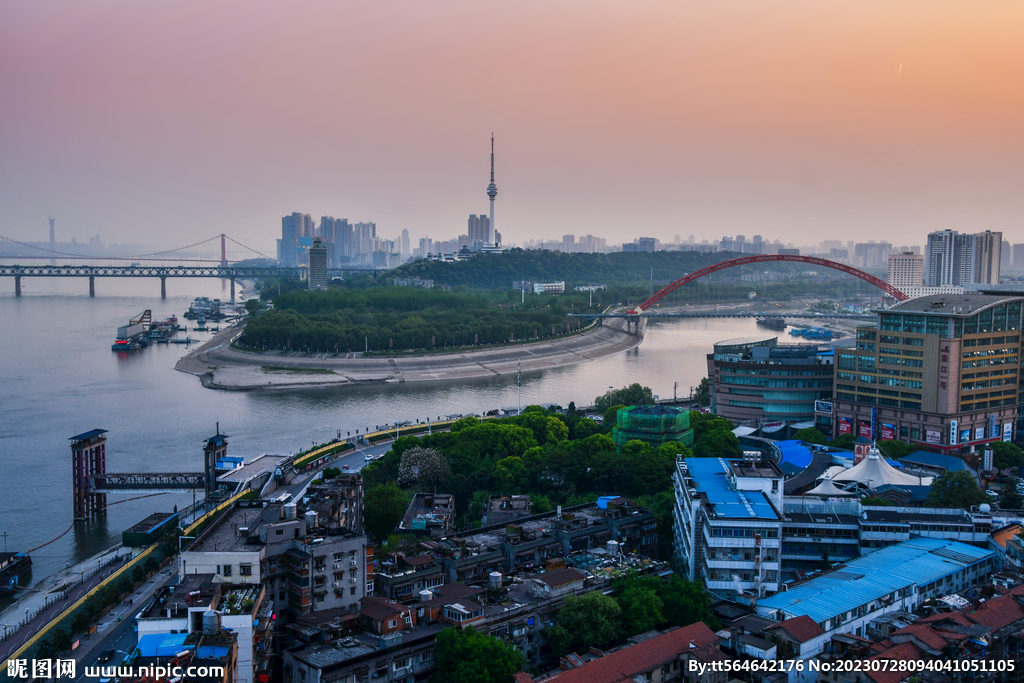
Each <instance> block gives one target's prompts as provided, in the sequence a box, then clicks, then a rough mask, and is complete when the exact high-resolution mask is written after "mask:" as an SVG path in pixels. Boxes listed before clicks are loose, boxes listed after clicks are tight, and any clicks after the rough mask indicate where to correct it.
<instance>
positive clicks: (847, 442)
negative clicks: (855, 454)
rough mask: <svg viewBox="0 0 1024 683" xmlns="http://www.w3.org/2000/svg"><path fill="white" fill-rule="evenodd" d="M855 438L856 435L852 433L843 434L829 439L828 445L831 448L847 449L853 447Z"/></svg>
mask: <svg viewBox="0 0 1024 683" xmlns="http://www.w3.org/2000/svg"><path fill="white" fill-rule="evenodd" d="M856 439H857V437H855V436H854V435H853V434H843V435H841V436H837V437H836V438H834V439H832V440H831V441H829V442H828V445H829V446H832V447H833V448H842V449H843V450H847V451H848V450H852V449H853V442H854V441H856Z"/></svg>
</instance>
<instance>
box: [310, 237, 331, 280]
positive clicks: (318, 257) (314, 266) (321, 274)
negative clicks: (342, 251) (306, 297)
mask: <svg viewBox="0 0 1024 683" xmlns="http://www.w3.org/2000/svg"><path fill="white" fill-rule="evenodd" d="M327 283H328V279H327V245H326V244H325V243H324V241H323V239H322V238H320V237H314V238H313V246H311V247H310V248H309V279H308V288H309V289H311V290H315V289H319V290H325V289H327Z"/></svg>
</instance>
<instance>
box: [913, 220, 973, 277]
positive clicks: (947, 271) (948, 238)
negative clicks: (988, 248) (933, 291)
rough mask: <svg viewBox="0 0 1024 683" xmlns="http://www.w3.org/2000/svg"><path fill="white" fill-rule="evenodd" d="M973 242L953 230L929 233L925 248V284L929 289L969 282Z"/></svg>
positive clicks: (970, 237) (970, 238)
mask: <svg viewBox="0 0 1024 683" xmlns="http://www.w3.org/2000/svg"><path fill="white" fill-rule="evenodd" d="M973 248H974V240H973V237H972V236H971V235H961V234H960V233H958V232H956V231H955V230H940V231H937V232H933V233H929V235H928V245H927V246H926V247H925V273H926V275H925V284H926V285H928V286H930V287H941V286H943V285H963V284H965V283H968V282H971V264H972V261H973V259H972V254H973Z"/></svg>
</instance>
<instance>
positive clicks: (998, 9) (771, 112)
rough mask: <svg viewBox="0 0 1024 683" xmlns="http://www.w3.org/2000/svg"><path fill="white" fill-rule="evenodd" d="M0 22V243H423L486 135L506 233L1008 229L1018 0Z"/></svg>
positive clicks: (1023, 15)
mask: <svg viewBox="0 0 1024 683" xmlns="http://www.w3.org/2000/svg"><path fill="white" fill-rule="evenodd" d="M241 16H244V17H245V21H239V17H241ZM0 17H2V18H3V21H0V44H2V45H3V47H2V48H0V49H2V50H3V57H4V58H3V59H0V85H2V87H3V91H4V93H5V97H4V99H3V102H0V112H2V114H0V115H2V117H3V120H4V122H5V126H4V127H3V132H0V146H2V147H0V148H2V150H3V156H4V162H5V163H4V165H3V169H2V170H0V174H2V176H0V180H2V182H0V205H2V206H3V207H4V211H3V212H2V213H0V234H3V235H7V236H9V237H12V238H14V239H18V240H23V241H31V242H36V241H38V242H47V241H48V238H49V235H48V228H49V226H48V220H47V219H48V217H49V216H54V217H57V224H56V241H57V242H61V241H68V239H69V238H70V237H77V238H78V239H79V240H82V239H84V238H85V237H87V236H90V235H96V234H100V235H102V236H103V238H104V240H106V241H109V242H112V243H146V244H152V245H154V246H158V247H168V246H177V245H179V244H189V243H191V242H194V241H197V240H199V239H204V238H206V237H208V236H210V235H213V234H218V233H221V232H224V233H228V234H230V235H232V236H234V237H235V238H236V239H239V240H240V241H242V242H244V243H247V244H250V245H252V246H254V247H257V248H264V249H271V248H272V246H273V244H274V240H276V239H277V238H278V232H279V230H280V228H279V223H278V221H279V220H280V217H281V216H283V215H286V214H289V213H290V212H291V211H293V210H295V208H301V210H302V211H304V212H309V213H310V214H311V215H313V216H317V217H319V216H324V215H335V216H337V215H339V214H342V215H347V216H349V217H350V220H361V221H372V222H374V223H376V225H377V231H378V233H379V234H382V235H386V236H388V238H389V239H393V238H395V237H397V236H398V235H400V234H401V231H402V230H408V231H409V233H410V235H411V240H412V244H416V243H417V242H418V239H419V237H424V236H432V237H433V238H434V239H449V238H451V237H454V236H455V235H457V234H461V232H460V231H461V226H464V225H465V221H466V217H467V216H468V215H470V214H476V215H485V214H489V206H488V204H486V203H485V202H487V201H488V198H487V197H486V196H485V194H484V193H483V192H481V189H482V188H481V185H480V183H481V180H482V179H483V175H484V174H485V173H487V172H488V166H487V164H488V159H487V158H486V157H487V154H488V152H489V149H488V147H487V145H488V144H489V142H490V141H489V140H488V139H487V138H488V136H489V135H490V134H491V132H492V131H494V134H495V137H496V139H497V142H498V143H499V144H498V146H499V148H500V149H499V152H500V153H499V154H498V157H499V159H498V172H499V173H498V175H500V179H501V198H502V203H501V207H499V212H500V213H501V219H500V223H501V225H495V227H497V229H498V230H499V231H500V232H501V233H502V234H503V235H504V236H505V240H506V241H507V242H514V243H517V244H523V243H526V242H527V241H529V240H534V241H536V240H552V239H558V238H559V237H560V236H561V235H564V234H575V235H588V234H589V235H593V236H596V237H598V238H603V239H605V240H606V241H607V243H608V244H620V243H623V242H631V241H632V240H633V239H636V238H639V237H641V236H646V237H653V238H655V239H658V240H661V241H662V242H666V243H668V242H672V241H673V238H674V235H676V234H683V235H689V234H694V235H695V236H696V237H697V240H696V241H697V242H698V243H699V242H700V241H702V240H708V241H709V242H713V241H716V240H720V239H721V236H722V235H730V234H736V233H740V234H746V235H751V234H762V235H765V236H766V237H767V236H768V235H771V236H772V237H771V239H773V240H774V239H778V240H780V241H782V242H784V243H787V244H788V243H792V244H795V245H802V244H807V243H816V242H818V241H819V240H820V239H821V238H822V236H823V235H824V236H827V237H830V238H837V239H842V240H844V241H845V240H847V239H849V238H850V237H854V238H855V239H856V240H858V241H865V240H872V239H873V240H888V241H890V242H893V243H896V242H900V243H908V242H909V243H917V244H923V241H924V238H923V236H924V235H926V234H928V233H930V232H934V231H939V230H947V229H948V230H955V231H958V232H961V233H970V234H976V233H978V232H982V231H985V230H991V231H999V232H1002V233H1003V235H1004V236H1005V239H1007V240H1008V241H1009V242H1011V243H1016V242H1019V241H1021V240H1022V239H1024V230H1022V227H1024V226H1022V217H1024V193H1021V192H1020V190H1019V188H1020V187H1021V186H1022V184H1024V168H1022V167H1021V165H1020V164H1019V159H1020V158H1021V156H1022V154H1024V128H1022V127H1021V126H1020V121H1021V120H1024V92H1022V91H1021V89H1020V88H1018V87H1016V84H1018V83H1020V82H1021V80H1022V79H1024V41H1020V40H1019V35H1018V33H1019V30H1018V29H1019V26H1021V25H1022V24H1024V5H1020V4H1019V3H1010V2H996V3H991V4H987V5H984V6H974V5H965V4H960V3H955V2H944V1H940V2H929V3H927V4H925V3H923V2H913V1H911V2H905V3H884V4H883V3H877V4H863V3H843V4H838V5H836V4H820V5H807V4H804V3H798V2H795V1H791V0H781V1H780V2H778V3H772V4H771V5H770V6H765V5H763V4H761V3H755V2H744V1H743V0H741V1H740V2H739V4H730V5H729V6H728V7H727V6H724V5H721V4H720V3H714V2H710V1H697V2H693V3H684V4H679V3H669V2H651V3H644V4H641V5H630V4H628V3H626V4H623V3H608V2H605V3H602V2H598V3H595V4H593V5H592V6H590V7H588V11H586V12H580V11H579V7H578V5H576V4H574V3H567V2H553V3H551V2H544V3H541V2H535V1H529V0H528V1H526V2H523V3H516V4H515V5H513V6H509V7H505V8H503V20H502V22H501V23H500V25H498V26H492V23H493V19H492V17H490V16H489V14H488V13H487V12H481V11H479V6H478V5H477V4H476V3H471V2H468V0H447V1H442V2H439V3H429V4H422V3H413V2H397V1H396V2H390V3H387V2H386V3H374V4H366V3H362V4H360V3H355V4H344V5H338V4H335V3H319V2H313V3H309V4H307V5H303V6H302V7H293V6H288V5H280V4H265V5H263V4H258V7H254V6H253V5H251V4H249V3H245V4H242V3H240V2H238V1H237V0H228V1H227V2H224V3H219V4H217V5H216V6H209V5H207V4H199V3H195V2H184V3H174V4H161V3H150V4H139V3H130V2H127V0H98V1H97V2H95V3H90V4H89V5H88V6H74V5H71V6H67V7H62V8H61V11H59V12H54V11H51V9H50V8H48V7H46V6H45V5H44V4H40V3H31V2H19V1H15V2H12V3H7V4H5V6H4V8H3V9H2V10H0ZM797 18H799V19H798V20H797ZM339 27H345V31H346V45H345V50H344V51H342V52H339V51H338V50H337V40H336V38H337V35H338V30H339ZM950 27H956V29H955V30H952V29H951V28H950ZM296 45H302V49H295V46H296ZM483 55H487V56H488V57H487V58H483V57H482V56H483ZM901 65H902V66H901ZM411 248H412V247H411Z"/></svg>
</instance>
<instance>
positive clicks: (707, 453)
mask: <svg viewBox="0 0 1024 683" xmlns="http://www.w3.org/2000/svg"><path fill="white" fill-rule="evenodd" d="M742 455H743V450H742V449H741V448H740V440H739V439H738V438H736V435H735V434H733V433H732V431H720V430H716V431H711V432H705V433H704V435H703V436H701V437H700V438H699V439H697V440H695V441H694V443H693V456H694V457H695V458H738V457H740V456H742Z"/></svg>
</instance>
